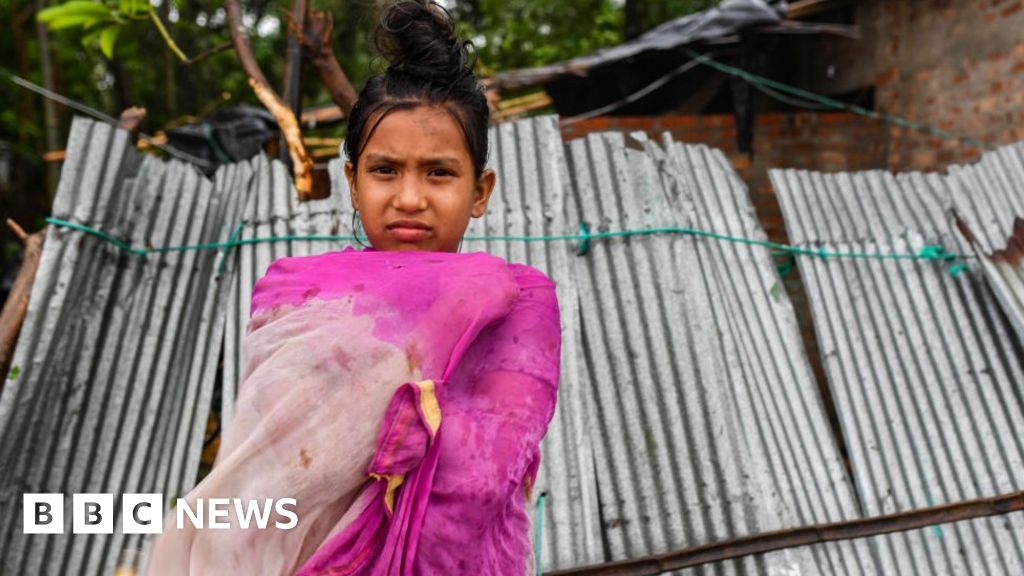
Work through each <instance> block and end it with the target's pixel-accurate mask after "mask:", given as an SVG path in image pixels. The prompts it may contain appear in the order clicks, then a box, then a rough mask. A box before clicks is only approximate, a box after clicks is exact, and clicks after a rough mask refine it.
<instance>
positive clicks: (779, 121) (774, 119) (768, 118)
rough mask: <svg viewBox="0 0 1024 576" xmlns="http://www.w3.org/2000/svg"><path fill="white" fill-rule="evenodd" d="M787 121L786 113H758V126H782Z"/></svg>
mask: <svg viewBox="0 0 1024 576" xmlns="http://www.w3.org/2000/svg"><path fill="white" fill-rule="evenodd" d="M785 123H786V115H785V114H778V113H773V114H758V115H757V125H758V126H781V125H783V124H785Z"/></svg>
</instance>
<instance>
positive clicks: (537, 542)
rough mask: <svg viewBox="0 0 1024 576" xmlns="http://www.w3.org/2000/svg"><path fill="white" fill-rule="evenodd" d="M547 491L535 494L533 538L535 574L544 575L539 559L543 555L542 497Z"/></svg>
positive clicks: (545, 495) (544, 496)
mask: <svg viewBox="0 0 1024 576" xmlns="http://www.w3.org/2000/svg"><path fill="white" fill-rule="evenodd" d="M547 495H548V494H547V492H541V493H540V496H537V521H536V522H535V524H536V525H537V529H536V532H535V536H534V538H533V541H534V548H533V564H534V567H535V571H536V573H537V576H544V568H543V566H542V564H541V560H542V559H543V557H544V546H543V543H544V498H546V497H547Z"/></svg>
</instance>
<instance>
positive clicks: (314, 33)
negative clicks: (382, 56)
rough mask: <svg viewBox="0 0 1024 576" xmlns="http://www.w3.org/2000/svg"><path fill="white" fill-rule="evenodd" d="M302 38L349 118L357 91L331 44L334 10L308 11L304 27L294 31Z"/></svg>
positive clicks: (327, 85) (336, 102)
mask: <svg viewBox="0 0 1024 576" xmlns="http://www.w3.org/2000/svg"><path fill="white" fill-rule="evenodd" d="M300 32H301V33H300ZM293 33H295V34H296V36H298V38H299V41H300V42H301V43H302V47H303V49H305V52H306V56H307V57H308V58H309V59H310V61H311V62H312V63H313V66H315V67H316V71H317V73H318V74H319V75H320V80H322V81H323V83H324V86H326V87H327V91H328V92H330V93H331V100H334V103H335V104H337V105H338V108H341V111H342V113H343V114H344V115H345V117H346V118H347V117H348V114H349V112H351V111H352V106H353V105H355V103H356V98H357V95H356V90H355V88H353V87H352V82H350V81H349V79H348V75H347V74H345V70H343V69H342V67H341V64H340V63H338V59H337V58H336V57H335V56H334V49H333V48H332V47H331V45H332V42H331V38H332V37H333V35H334V17H333V16H332V15H331V13H330V12H323V11H314V10H310V11H309V12H308V13H307V14H306V22H305V25H304V26H303V28H302V30H301V31H300V30H294V31H293Z"/></svg>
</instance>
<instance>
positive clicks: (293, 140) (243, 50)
mask: <svg viewBox="0 0 1024 576" xmlns="http://www.w3.org/2000/svg"><path fill="white" fill-rule="evenodd" d="M224 7H225V8H226V9H227V13H228V30H229V32H230V34H231V43H232V44H233V45H234V47H235V54H237V55H238V61H239V62H240V63H241V64H242V69H243V70H244V71H245V74H246V76H248V77H249V85H250V86H252V89H253V92H255V93H256V97H257V98H259V100H260V102H262V103H263V106H265V107H266V108H267V110H269V111H270V113H271V114H273V116H274V119H276V120H277V125H278V126H279V127H280V128H281V133H282V134H284V137H285V140H286V141H287V142H288V151H289V152H290V153H291V158H292V173H293V174H294V175H295V188H296V189H297V190H298V192H299V200H302V201H305V200H309V199H310V198H312V191H313V160H312V159H311V158H310V157H309V153H308V152H306V147H305V146H304V145H303V144H302V132H301V131H300V129H299V121H298V119H296V117H295V114H292V111H291V109H289V108H288V105H287V104H285V103H284V102H283V101H282V100H281V98H280V97H279V96H278V95H277V93H275V92H274V89H273V88H271V87H270V84H269V83H268V82H267V77H266V76H264V75H263V71H262V70H260V66H259V64H258V63H257V62H256V57H255V56H253V54H252V48H251V47H250V46H249V39H248V38H247V37H246V36H245V31H244V29H243V27H242V8H241V6H239V5H238V0H224Z"/></svg>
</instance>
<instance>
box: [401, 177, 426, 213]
mask: <svg viewBox="0 0 1024 576" xmlns="http://www.w3.org/2000/svg"><path fill="white" fill-rule="evenodd" d="M394 205H395V208H397V209H399V210H402V211H404V212H416V211H419V210H423V209H425V208H426V207H427V196H426V194H425V193H424V190H423V189H422V188H421V186H420V183H419V182H417V181H416V179H415V178H410V177H408V176H407V177H405V178H403V179H402V182H401V184H399V186H398V192H397V193H396V194H395V197H394Z"/></svg>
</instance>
